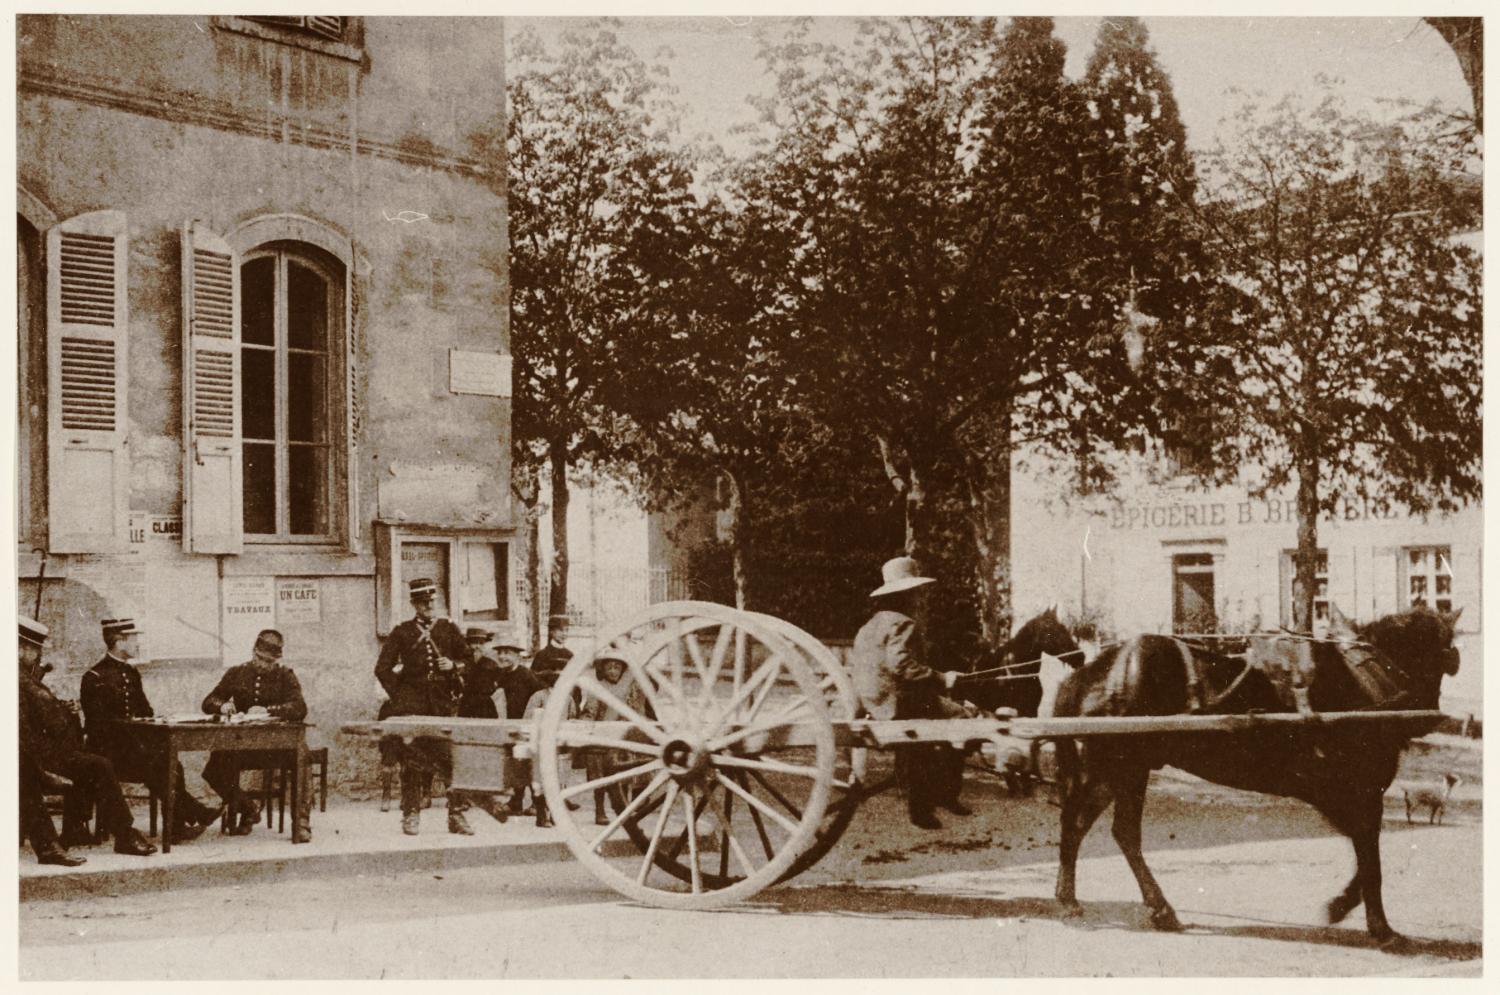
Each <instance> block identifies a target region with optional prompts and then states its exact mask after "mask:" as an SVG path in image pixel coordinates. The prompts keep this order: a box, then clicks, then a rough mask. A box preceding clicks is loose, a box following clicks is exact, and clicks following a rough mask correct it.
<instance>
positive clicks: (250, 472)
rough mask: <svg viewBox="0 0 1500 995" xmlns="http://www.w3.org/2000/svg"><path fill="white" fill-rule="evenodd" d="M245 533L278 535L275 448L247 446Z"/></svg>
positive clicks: (262, 445)
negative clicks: (276, 533)
mask: <svg viewBox="0 0 1500 995" xmlns="http://www.w3.org/2000/svg"><path fill="white" fill-rule="evenodd" d="M244 492H245V493H244V498H245V531H246V532H249V533H253V534H256V535H274V534H275V532H276V447H275V446H274V445H271V444H269V443H254V442H247V443H245V469H244Z"/></svg>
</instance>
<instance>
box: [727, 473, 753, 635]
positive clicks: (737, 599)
mask: <svg viewBox="0 0 1500 995" xmlns="http://www.w3.org/2000/svg"><path fill="white" fill-rule="evenodd" d="M724 479H725V481H726V482H727V483H728V484H729V551H730V554H731V556H732V557H733V559H734V606H735V607H736V608H739V609H741V610H748V609H749V607H750V551H749V549H747V548H746V537H747V536H749V534H750V509H749V505H748V502H747V501H746V500H745V488H744V484H743V483H742V482H741V481H740V479H739V476H738V475H737V474H735V473H732V472H725V474H724Z"/></svg>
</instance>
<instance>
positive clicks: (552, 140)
mask: <svg viewBox="0 0 1500 995" xmlns="http://www.w3.org/2000/svg"><path fill="white" fill-rule="evenodd" d="M616 27H617V22H614V21H610V20H597V21H586V22H584V23H583V24H582V25H580V26H578V27H569V28H568V29H566V30H565V31H563V33H562V35H561V39H560V41H559V43H558V45H557V48H556V50H555V51H549V50H548V48H547V47H546V46H545V45H544V44H543V42H542V40H541V38H540V37H539V36H538V35H537V34H536V33H535V32H533V31H523V32H521V33H520V34H518V35H517V36H516V37H515V39H514V41H513V43H512V47H511V58H510V59H509V64H510V66H511V67H513V69H514V70H515V72H514V73H513V74H512V75H511V77H510V79H509V81H508V83H507V86H506V95H507V100H508V103H509V109H510V114H509V117H508V120H507V122H506V125H507V128H506V132H505V134H504V136H503V141H504V143H505V148H506V153H507V154H506V160H507V164H508V180H509V207H510V234H511V246H512V252H511V270H510V272H511V316H512V322H511V328H512V352H513V353H514V355H515V363H514V367H513V371H512V375H513V380H514V384H515V388H514V392H513V393H514V408H513V412H512V427H513V431H514V433H515V437H516V441H517V445H518V446H519V447H520V448H521V449H522V450H524V452H525V454H526V456H527V460H533V461H535V462H537V463H538V464H540V465H541V466H542V467H543V468H544V469H545V472H546V477H547V480H548V482H549V484H550V489H551V495H552V509H551V518H552V540H553V550H554V555H555V560H554V562H553V568H552V578H551V604H552V605H553V606H554V609H555V610H562V609H563V608H565V607H566V605H567V603H568V602H567V590H568V478H569V471H570V468H573V467H575V466H578V465H579V464H580V463H582V462H588V461H596V462H607V461H608V460H609V459H611V458H613V457H614V456H615V455H617V453H618V451H619V446H620V444H621V442H622V440H623V439H624V438H626V436H625V435H624V434H622V433H621V432H620V431H619V425H618V424H617V423H616V419H617V417H618V415H617V413H615V412H614V411H613V410H612V409H611V404H610V397H609V392H610V390H611V389H613V388H614V386H615V385H616V383H617V381H618V379H619V378H620V377H621V375H622V371H623V370H628V369H629V368H630V364H631V360H632V356H633V348H634V346H633V343H632V337H633V335H634V334H635V332H636V331H637V321H638V319H639V317H640V316H641V315H643V314H648V313H650V312H651V310H652V307H653V305H652V294H653V293H654V292H655V290H656V288H657V287H658V285H659V283H660V279H659V270H660V268H661V267H662V266H663V265H671V263H672V260H673V258H675V257H674V256H673V255H672V254H666V255H663V254H661V253H660V252H658V251H657V250H658V249H659V246H660V240H661V238H662V236H663V232H669V231H671V230H672V229H673V228H674V226H675V225H676V222H675V220H674V219H673V212H675V211H678V210H680V208H681V205H682V203H683V202H684V198H685V197H686V196H687V194H686V191H687V188H688V184H689V183H690V180H691V176H690V174H689V171H688V169H687V165H686V164H685V163H684V161H683V157H682V154H681V153H679V152H677V151H674V149H673V147H672V145H671V135H672V133H673V129H674V128H675V120H674V118H673V117H672V114H671V110H672V109H671V106H670V104H669V103H668V102H667V100H666V93H665V90H664V86H663V84H662V82H661V80H660V76H661V71H660V70H659V69H652V68H651V67H648V66H647V65H646V64H645V63H644V62H643V61H642V60H641V59H640V58H639V57H638V56H637V55H636V54H635V53H634V52H633V51H632V50H631V49H630V48H629V47H627V46H626V45H624V44H623V43H621V42H620V41H619V40H618V38H617V37H616V35H615V28H616ZM501 140H502V138H501V136H499V135H498V134H494V133H489V134H484V133H481V134H476V135H475V136H473V138H472V139H471V141H472V144H473V145H474V146H475V147H476V148H478V149H481V150H483V149H485V148H488V147H491V146H493V145H494V144H495V143H497V142H499V141H501ZM527 460H518V461H517V462H518V465H521V466H523V467H524V466H525V465H526V463H527Z"/></svg>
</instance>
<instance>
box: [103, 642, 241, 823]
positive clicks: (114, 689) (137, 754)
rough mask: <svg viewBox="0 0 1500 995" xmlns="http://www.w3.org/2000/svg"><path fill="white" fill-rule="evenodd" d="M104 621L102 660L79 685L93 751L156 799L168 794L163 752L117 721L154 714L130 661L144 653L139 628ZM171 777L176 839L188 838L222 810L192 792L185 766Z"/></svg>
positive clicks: (212, 821)
mask: <svg viewBox="0 0 1500 995" xmlns="http://www.w3.org/2000/svg"><path fill="white" fill-rule="evenodd" d="M100 625H101V627H102V629H103V633H104V647H105V650H106V652H105V654H104V658H103V659H102V660H100V661H99V662H98V663H96V664H94V666H93V667H91V668H90V669H89V670H88V671H87V672H86V673H85V674H84V675H83V679H82V681H81V682H80V684H79V689H78V698H79V701H80V703H81V704H82V705H83V720H84V728H85V730H86V732H87V733H88V746H89V749H90V750H91V751H92V752H94V753H99V754H102V755H103V756H105V757H108V758H109V761H110V762H111V763H112V764H114V766H115V773H116V774H118V775H119V776H120V777H121V778H123V779H124V780H127V781H139V782H141V783H143V784H145V785H146V786H147V787H149V788H150V789H151V790H152V791H153V792H155V793H156V795H157V797H164V796H165V795H166V792H167V783H166V779H165V777H164V776H163V774H162V757H161V755H160V754H159V753H157V752H156V751H154V750H151V749H149V748H148V747H146V746H144V745H142V744H141V742H140V741H139V740H137V739H136V738H135V737H134V736H132V735H131V732H130V730H129V729H127V728H124V727H121V726H120V725H118V724H117V723H118V722H120V721H121V720H128V719H149V718H151V717H152V716H153V715H155V714H156V712H155V711H154V710H153V709H152V708H151V702H150V700H149V699H148V698H147V697H146V689H145V687H144V686H143V685H142V683H141V672H140V671H139V670H137V669H136V668H135V667H134V666H132V665H131V663H130V661H131V660H133V659H135V657H136V655H137V654H138V653H139V652H140V650H139V643H138V641H137V639H136V637H137V636H138V635H140V632H141V630H140V629H139V628H137V627H136V624H135V620H134V619H129V618H109V619H105V620H104V621H103V622H102V623H100ZM172 776H173V777H175V778H176V779H177V783H176V786H175V787H176V792H177V799H178V801H177V805H176V814H177V819H176V821H177V825H176V826H173V827H171V832H172V842H174V843H178V842H186V841H187V840H190V839H193V838H195V837H196V836H198V835H199V834H200V833H202V832H203V830H204V828H205V827H207V826H210V825H212V824H213V823H214V822H215V821H217V819H218V818H219V813H220V812H222V811H223V808H222V806H221V807H219V808H214V807H212V806H209V805H205V804H203V803H202V802H200V801H199V800H198V799H196V798H194V797H193V796H192V795H191V794H189V793H188V790H187V782H186V781H184V780H183V777H182V765H181V764H178V765H177V766H176V769H175V770H174V771H173V772H172Z"/></svg>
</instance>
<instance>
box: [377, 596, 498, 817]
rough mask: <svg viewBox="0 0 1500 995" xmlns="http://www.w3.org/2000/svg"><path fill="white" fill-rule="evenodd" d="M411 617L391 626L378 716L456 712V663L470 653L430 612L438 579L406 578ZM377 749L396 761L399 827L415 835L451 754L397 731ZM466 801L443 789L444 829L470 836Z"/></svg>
mask: <svg viewBox="0 0 1500 995" xmlns="http://www.w3.org/2000/svg"><path fill="white" fill-rule="evenodd" d="M410 591H411V604H412V607H413V608H414V609H416V613H417V615H416V618H411V619H407V620H406V621H405V622H402V623H401V624H400V625H397V626H396V627H395V628H393V629H392V630H391V634H390V635H389V636H387V637H386V640H385V645H384V646H382V647H381V648H380V659H379V660H378V661H376V663H375V678H376V679H377V680H378V681H380V686H381V687H382V688H384V689H385V693H386V694H387V695H389V696H390V701H389V703H388V704H387V705H386V706H383V707H382V708H381V716H382V717H387V716H395V715H457V714H458V703H459V700H460V698H461V697H462V696H463V674H462V671H461V670H460V669H459V668H460V665H461V664H462V663H463V662H465V661H467V660H468V659H469V647H468V644H467V643H466V642H465V641H464V635H463V633H462V632H460V631H459V630H458V626H456V625H454V624H453V623H452V622H450V621H448V620H447V619H445V618H437V617H436V616H435V615H434V614H433V604H432V602H433V598H434V596H435V595H436V594H437V585H436V584H434V583H433V582H432V581H431V580H429V579H428V578H426V577H422V578H418V579H416V580H413V581H412V582H411V584H410ZM381 754H382V756H383V757H385V758H393V759H396V760H397V761H398V762H399V763H400V765H401V831H402V832H404V833H406V834H407V835H408V836H415V835H416V834H417V832H418V831H419V828H420V822H421V816H422V797H423V795H424V793H425V791H426V788H427V784H428V783H429V781H430V779H431V778H432V776H433V775H434V774H436V775H438V776H440V777H442V778H443V780H444V781H448V782H450V783H451V780H452V768H453V758H452V753H451V752H450V748H449V744H448V743H447V742H445V741H443V740H440V739H415V740H413V741H412V742H411V743H410V744H403V743H402V741H401V739H400V737H397V736H387V737H385V739H383V740H382V741H381ZM467 808H468V801H467V800H466V799H465V798H464V797H463V793H462V792H456V791H449V792H448V831H449V832H450V833H461V834H463V835H465V836H471V835H473V833H474V830H472V829H470V828H469V823H468V820H466V819H465V818H464V810H465V809H467Z"/></svg>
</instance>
